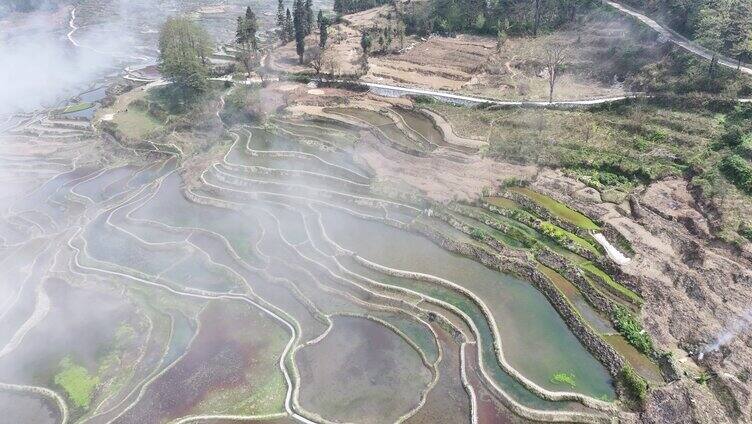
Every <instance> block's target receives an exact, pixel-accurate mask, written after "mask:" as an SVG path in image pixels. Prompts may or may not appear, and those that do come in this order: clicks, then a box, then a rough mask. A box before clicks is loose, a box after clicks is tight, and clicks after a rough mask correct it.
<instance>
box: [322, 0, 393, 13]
mask: <svg viewBox="0 0 752 424" xmlns="http://www.w3.org/2000/svg"><path fill="white" fill-rule="evenodd" d="M389 2H390V0H334V11H335V12H336V13H337V14H339V15H345V14H347V13H355V12H361V11H363V10H368V9H371V8H374V7H377V6H381V5H384V4H388V3H389Z"/></svg>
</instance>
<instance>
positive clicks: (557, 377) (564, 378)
mask: <svg viewBox="0 0 752 424" xmlns="http://www.w3.org/2000/svg"><path fill="white" fill-rule="evenodd" d="M551 382H552V383H560V384H566V385H568V386H569V387H571V388H575V387H577V381H576V379H575V376H574V374H572V373H566V372H557V373H555V374H554V375H553V376H552V377H551Z"/></svg>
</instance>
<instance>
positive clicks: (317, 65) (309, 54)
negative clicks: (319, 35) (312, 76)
mask: <svg viewBox="0 0 752 424" xmlns="http://www.w3.org/2000/svg"><path fill="white" fill-rule="evenodd" d="M305 63H306V64H307V65H308V66H310V67H311V68H313V70H314V71H316V75H318V74H320V73H321V69H322V68H323V67H324V52H323V51H322V50H321V47H319V46H318V45H315V46H312V47H309V48H308V50H306V52H305Z"/></svg>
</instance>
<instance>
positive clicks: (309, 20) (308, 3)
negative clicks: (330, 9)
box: [304, 0, 314, 35]
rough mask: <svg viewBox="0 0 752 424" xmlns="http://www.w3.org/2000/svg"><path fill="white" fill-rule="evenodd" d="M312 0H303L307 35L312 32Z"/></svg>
mask: <svg viewBox="0 0 752 424" xmlns="http://www.w3.org/2000/svg"><path fill="white" fill-rule="evenodd" d="M313 17H314V15H313V1H312V0H306V2H305V16H304V22H305V27H304V29H305V34H306V35H308V34H310V33H312V32H313Z"/></svg>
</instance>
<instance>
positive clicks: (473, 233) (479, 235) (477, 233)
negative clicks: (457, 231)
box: [470, 228, 486, 240]
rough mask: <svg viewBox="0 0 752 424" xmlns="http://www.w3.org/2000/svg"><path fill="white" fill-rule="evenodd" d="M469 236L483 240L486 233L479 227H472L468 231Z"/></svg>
mask: <svg viewBox="0 0 752 424" xmlns="http://www.w3.org/2000/svg"><path fill="white" fill-rule="evenodd" d="M470 237H472V238H474V239H476V240H483V239H485V238H486V233H484V232H483V230H481V229H479V228H473V230H472V231H470Z"/></svg>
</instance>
